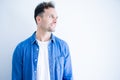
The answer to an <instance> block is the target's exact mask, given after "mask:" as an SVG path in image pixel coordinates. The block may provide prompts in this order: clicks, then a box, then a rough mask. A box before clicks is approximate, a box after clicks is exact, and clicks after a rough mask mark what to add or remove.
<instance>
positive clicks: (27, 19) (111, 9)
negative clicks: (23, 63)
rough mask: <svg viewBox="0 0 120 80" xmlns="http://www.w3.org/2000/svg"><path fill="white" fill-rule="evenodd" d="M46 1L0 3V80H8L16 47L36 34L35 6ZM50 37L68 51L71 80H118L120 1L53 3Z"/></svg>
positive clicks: (63, 0) (5, 0) (59, 0)
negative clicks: (54, 24)
mask: <svg viewBox="0 0 120 80" xmlns="http://www.w3.org/2000/svg"><path fill="white" fill-rule="evenodd" d="M42 1H49V0H0V80H11V67H12V65H11V63H12V62H11V61H12V54H13V51H14V48H15V47H16V45H17V44H18V43H19V42H20V41H22V40H24V39H26V38H27V37H29V36H31V35H32V33H33V32H34V31H35V30H36V24H35V21H34V17H33V13H34V8H35V6H36V5H37V4H38V3H39V2H42ZM53 1H54V2H55V5H56V10H57V12H58V17H59V18H58V24H57V27H56V32H54V34H55V35H56V36H58V37H60V38H61V39H63V40H65V41H66V42H67V43H68V44H69V47H70V51H71V57H72V66H73V74H74V80H120V1H119V0H53Z"/></svg>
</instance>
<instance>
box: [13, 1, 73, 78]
mask: <svg viewBox="0 0 120 80" xmlns="http://www.w3.org/2000/svg"><path fill="white" fill-rule="evenodd" d="M34 18H35V21H36V24H37V30H36V31H35V32H34V33H33V35H32V36H31V37H29V38H28V39H26V40H24V41H22V42H21V43H19V44H18V45H17V47H16V49H15V51H14V53H13V59H12V80H72V67H71V58H70V53H69V48H68V45H67V43H66V42H64V41H63V40H61V39H59V38H57V37H56V36H54V35H53V33H52V32H54V31H55V27H56V22H57V13H56V11H55V6H54V5H53V3H52V2H42V3H40V4H39V5H38V6H37V7H36V8H35V13H34Z"/></svg>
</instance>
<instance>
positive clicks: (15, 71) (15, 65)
mask: <svg viewBox="0 0 120 80" xmlns="http://www.w3.org/2000/svg"><path fill="white" fill-rule="evenodd" d="M21 54H22V50H21V47H20V45H18V46H17V47H16V48H15V50H14V53H13V56H12V80H23V79H22V73H23V72H22V71H23V69H22V66H23V64H22V55H21Z"/></svg>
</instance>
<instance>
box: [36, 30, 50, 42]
mask: <svg viewBox="0 0 120 80" xmlns="http://www.w3.org/2000/svg"><path fill="white" fill-rule="evenodd" d="M50 36H51V32H43V31H40V30H37V31H36V38H37V39H38V40H39V41H42V42H45V41H48V40H50Z"/></svg>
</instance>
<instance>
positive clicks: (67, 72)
mask: <svg viewBox="0 0 120 80" xmlns="http://www.w3.org/2000/svg"><path fill="white" fill-rule="evenodd" d="M65 52H66V57H65V64H64V74H63V80H73V74H72V64H71V56H70V51H69V47H68V45H67V44H66V48H65Z"/></svg>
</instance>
